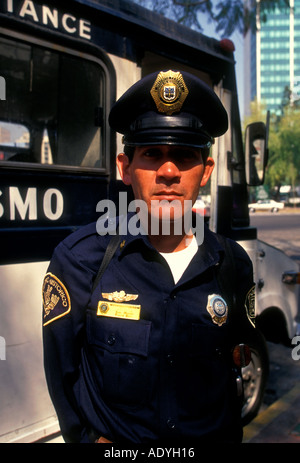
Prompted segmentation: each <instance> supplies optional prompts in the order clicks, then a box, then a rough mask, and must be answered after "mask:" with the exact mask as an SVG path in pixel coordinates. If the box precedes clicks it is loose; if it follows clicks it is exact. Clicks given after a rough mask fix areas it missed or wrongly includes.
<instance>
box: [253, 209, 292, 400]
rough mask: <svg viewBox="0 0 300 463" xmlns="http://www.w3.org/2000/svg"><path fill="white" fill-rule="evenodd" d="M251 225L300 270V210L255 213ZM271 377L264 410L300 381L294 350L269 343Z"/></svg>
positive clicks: (263, 238) (262, 238) (259, 236)
mask: <svg viewBox="0 0 300 463" xmlns="http://www.w3.org/2000/svg"><path fill="white" fill-rule="evenodd" d="M250 223H251V225H252V226H255V227H257V229H258V239H260V240H262V241H265V242H267V243H269V244H271V245H272V246H275V247H277V248H278V249H281V250H282V251H284V252H285V253H286V254H287V255H288V256H290V257H291V258H292V259H293V260H295V261H296V262H298V263H299V268H300V210H299V209H298V211H295V210H293V211H291V212H290V213H289V211H288V210H285V211H284V212H279V213H255V214H251V215H250ZM268 348H269V356H270V375H269V381H268V384H267V387H266V391H265V397H264V403H263V407H262V409H264V408H266V407H267V406H269V405H271V404H272V403H273V402H275V401H276V400H278V399H279V398H280V397H282V396H283V395H284V394H286V393H287V392H288V391H290V390H291V389H292V388H293V387H294V386H295V385H296V384H297V383H298V382H299V379H300V360H298V361H297V360H293V358H292V355H291V354H292V347H286V346H282V345H281V344H273V343H268Z"/></svg>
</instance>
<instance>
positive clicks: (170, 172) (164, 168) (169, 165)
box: [157, 160, 181, 180]
mask: <svg viewBox="0 0 300 463" xmlns="http://www.w3.org/2000/svg"><path fill="white" fill-rule="evenodd" d="M157 177H160V178H165V179H167V180H171V179H174V178H175V179H180V177H181V171H180V169H179V168H178V166H177V165H176V163H175V162H173V161H171V160H168V161H165V162H163V163H162V164H161V166H160V167H159V169H158V170H157Z"/></svg>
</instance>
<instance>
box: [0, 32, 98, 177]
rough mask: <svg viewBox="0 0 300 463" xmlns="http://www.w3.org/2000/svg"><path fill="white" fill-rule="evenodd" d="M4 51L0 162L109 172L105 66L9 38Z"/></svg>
mask: <svg viewBox="0 0 300 463" xmlns="http://www.w3.org/2000/svg"><path fill="white" fill-rule="evenodd" d="M0 50H1V51H0V68H1V74H2V75H3V77H4V79H5V83H6V100H5V101H1V105H0V131H1V141H0V145H1V146H0V153H2V154H0V160H2V161H4V160H5V161H12V162H16V161H17V162H18V161H22V162H34V163H41V164H45V165H47V164H49V165H59V166H81V167H99V168H101V167H105V165H104V159H105V157H104V156H103V155H101V153H103V149H104V146H103V143H104V140H103V138H104V137H103V136H102V131H103V129H104V127H102V125H103V124H102V120H104V121H105V117H103V114H102V113H103V111H102V108H103V107H105V104H104V103H105V102H104V97H105V88H104V87H105V78H104V72H103V70H102V68H101V66H100V64H98V63H97V62H94V61H90V60H87V59H83V58H80V57H78V56H76V55H74V56H73V55H68V54H65V53H60V52H57V51H54V50H49V49H46V48H43V47H39V46H35V45H31V44H27V43H22V42H18V41H16V40H10V39H5V38H0ZM3 140H4V142H3ZM5 140H6V141H5ZM16 140H24V142H23V144H19V142H16ZM25 140H26V141H25ZM4 148H5V149H4Z"/></svg>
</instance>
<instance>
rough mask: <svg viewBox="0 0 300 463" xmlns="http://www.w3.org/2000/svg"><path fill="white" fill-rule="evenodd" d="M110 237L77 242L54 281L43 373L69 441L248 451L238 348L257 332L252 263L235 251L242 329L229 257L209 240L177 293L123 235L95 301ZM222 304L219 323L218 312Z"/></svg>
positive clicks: (54, 267)
mask: <svg viewBox="0 0 300 463" xmlns="http://www.w3.org/2000/svg"><path fill="white" fill-rule="evenodd" d="M110 238H111V237H110V236H109V235H106V236H99V235H98V234H97V232H96V226H95V224H91V225H88V226H86V227H84V228H82V229H81V230H79V231H78V232H75V233H73V234H72V235H70V236H69V237H68V238H67V239H65V240H64V241H63V242H62V243H60V244H59V245H58V247H57V248H56V250H55V252H54V255H53V258H52V260H51V263H50V266H49V269H48V273H47V275H46V277H45V280H44V286H43V290H44V292H43V294H44V296H43V299H44V314H43V322H44V357H45V372H46V378H47V382H48V387H49V392H50V396H51V398H52V400H53V403H54V406H55V409H56V412H57V415H58V418H59V422H60V426H61V431H62V434H63V436H64V438H65V440H66V442H93V441H94V439H95V438H96V437H100V436H105V437H106V438H107V439H109V440H111V441H113V442H116V443H120V444H121V443H126V442H127V443H128V442H131V443H146V444H147V443H149V444H151V443H153V442H175V443H177V444H179V443H180V442H182V441H183V440H184V441H186V440H187V439H188V440H189V441H191V442H192V441H195V442H200V441H201V440H203V441H204V440H205V441H206V442H207V441H209V440H211V441H218V442H240V441H241V438H242V427H241V422H240V404H239V399H238V397H237V393H236V383H235V377H234V374H233V369H232V348H233V346H234V345H235V344H237V343H239V342H241V341H243V333H245V332H246V331H247V330H249V329H252V325H251V323H250V321H249V319H248V317H247V313H246V309H245V300H246V297H247V294H248V293H249V291H250V290H251V288H252V287H253V275H252V265H251V261H250V259H249V258H248V256H247V254H246V253H245V251H244V250H243V249H242V248H241V247H240V246H239V245H237V244H236V243H234V244H233V246H234V255H235V263H236V269H237V271H236V278H237V279H236V282H235V287H236V300H237V305H238V306H239V307H240V310H239V311H240V314H239V321H238V323H234V322H233V321H232V320H231V318H230V311H231V307H230V303H229V301H228V298H227V296H226V295H225V294H224V293H222V290H221V288H220V287H219V284H218V279H217V272H218V268H219V263H220V261H221V259H222V256H223V254H224V249H223V248H222V246H221V245H220V243H219V241H218V240H217V239H216V237H215V235H214V234H213V233H212V232H211V231H209V230H208V229H206V230H205V238H204V242H203V244H202V245H200V246H199V248H198V251H197V253H196V255H195V256H194V258H193V259H192V261H191V263H190V265H189V266H188V268H187V269H186V271H185V272H184V274H183V275H182V277H181V279H180V280H179V281H178V283H177V284H174V281H173V277H172V274H171V272H170V269H169V267H168V265H167V263H166V261H165V260H164V259H163V257H162V256H161V255H160V254H159V253H158V252H157V251H156V250H155V249H154V248H153V247H152V246H151V244H150V243H149V241H148V239H147V237H146V236H143V235H138V236H132V235H130V234H129V233H127V234H125V235H124V236H121V237H120V246H119V247H118V249H117V251H116V253H115V255H114V257H113V259H112V260H111V262H110V264H109V266H108V268H107V270H106V271H105V273H104V275H103V277H102V278H101V280H100V282H99V284H98V285H97V287H96V288H95V290H94V291H93V292H92V285H93V281H94V278H95V276H96V273H97V271H98V268H99V265H100V263H101V260H102V258H103V255H104V252H105V249H106V247H107V244H108V242H109V240H110ZM215 296H217V299H218V297H219V299H220V300H221V306H220V307H219V309H220V317H219V316H218V317H217V321H219V320H221V323H219V324H218V323H216V322H215V321H214V320H213V312H212V311H209V310H208V306H209V305H210V304H209V301H210V300H211V299H212V297H215ZM122 297H123V299H122ZM124 298H125V300H124ZM126 298H128V299H129V300H126ZM226 299H227V300H226ZM224 302H225V303H227V304H228V313H229V315H228V316H227V315H226V314H225V316H224V317H223V318H222V317H221V316H222V315H224ZM216 309H217V310H215V312H216V313H217V315H218V312H217V311H218V307H217V306H216Z"/></svg>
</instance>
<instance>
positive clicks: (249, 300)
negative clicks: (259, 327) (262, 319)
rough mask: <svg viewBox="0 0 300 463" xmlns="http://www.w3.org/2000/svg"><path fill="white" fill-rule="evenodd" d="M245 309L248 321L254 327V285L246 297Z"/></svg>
mask: <svg viewBox="0 0 300 463" xmlns="http://www.w3.org/2000/svg"><path fill="white" fill-rule="evenodd" d="M245 308H246V313H247V317H248V319H249V321H250V322H251V323H252V325H253V326H254V327H255V285H254V286H252V288H251V289H250V291H248V293H247V295H246V299H245Z"/></svg>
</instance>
